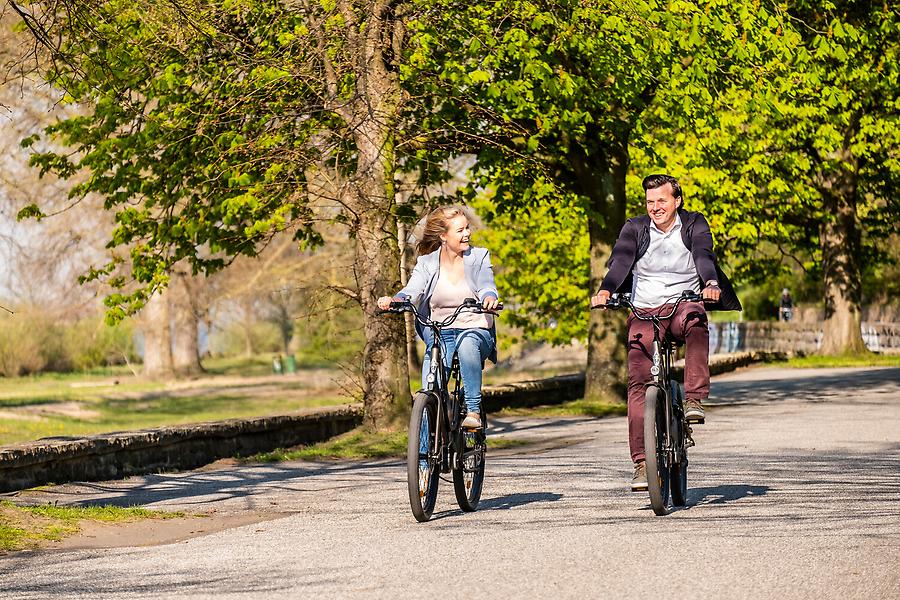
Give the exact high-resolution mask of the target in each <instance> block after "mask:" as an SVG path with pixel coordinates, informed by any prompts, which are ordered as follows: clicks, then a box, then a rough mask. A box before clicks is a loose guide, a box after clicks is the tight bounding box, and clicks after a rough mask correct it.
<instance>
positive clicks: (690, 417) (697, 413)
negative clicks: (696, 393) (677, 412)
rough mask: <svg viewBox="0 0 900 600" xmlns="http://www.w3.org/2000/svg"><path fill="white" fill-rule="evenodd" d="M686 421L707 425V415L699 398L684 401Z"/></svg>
mask: <svg viewBox="0 0 900 600" xmlns="http://www.w3.org/2000/svg"><path fill="white" fill-rule="evenodd" d="M684 420H685V421H687V422H688V423H705V422H706V413H705V412H703V406H702V405H701V404H700V400H699V399H698V398H688V399H687V400H685V401H684Z"/></svg>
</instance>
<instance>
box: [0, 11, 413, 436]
mask: <svg viewBox="0 0 900 600" xmlns="http://www.w3.org/2000/svg"><path fill="white" fill-rule="evenodd" d="M9 4H10V6H12V7H13V8H14V9H15V10H17V11H18V12H19V14H20V15H21V17H22V19H23V21H24V23H25V25H26V27H27V28H28V30H29V31H31V32H32V33H33V35H34V37H35V39H36V40H37V41H38V42H40V43H42V44H44V45H45V47H46V48H47V50H48V52H49V53H50V55H51V58H52V59H53V66H52V68H50V69H49V71H48V73H47V78H48V80H49V81H50V83H52V84H53V85H54V86H57V87H58V88H61V89H64V90H65V91H66V92H67V94H68V95H67V99H69V100H73V101H78V102H84V103H89V104H91V105H93V107H94V110H93V111H92V112H91V113H90V114H87V115H85V116H82V117H79V118H74V119H66V120H61V121H60V122H58V123H56V124H55V125H53V126H51V127H49V128H47V130H46V134H47V135H48V136H50V137H52V138H54V139H57V140H59V141H60V142H62V143H63V144H65V145H66V146H68V147H70V148H72V149H74V152H71V151H69V152H65V153H62V152H60V153H57V152H38V153H36V154H35V156H34V158H33V162H34V163H35V164H36V165H37V166H39V167H40V168H41V169H42V172H53V173H56V174H58V175H60V176H62V177H70V176H73V175H75V174H77V173H82V172H86V173H88V175H89V176H88V177H87V178H86V180H85V181H84V182H83V183H82V184H80V185H78V186H76V187H75V188H74V191H73V195H74V196H75V197H76V198H77V197H80V196H81V195H84V194H87V193H89V192H95V193H98V194H100V195H102V196H103V197H104V199H105V202H106V207H107V209H109V210H112V211H114V212H115V215H116V223H117V228H116V231H115V233H114V234H113V237H112V240H111V245H113V246H121V245H126V244H127V245H130V246H131V248H132V250H131V252H130V257H129V263H130V265H129V266H130V269H129V270H128V273H127V276H126V275H123V273H122V272H121V270H120V267H121V263H122V262H123V261H122V259H120V261H119V262H112V263H109V264H107V265H105V266H101V267H98V268H96V269H93V270H92V271H91V273H90V274H89V275H88V279H103V280H106V281H108V282H109V283H111V284H112V285H113V286H115V287H117V288H120V289H121V292H120V293H117V294H113V295H111V296H109V297H108V299H107V303H108V306H109V310H110V313H111V315H112V316H114V317H115V316H117V315H123V314H125V313H127V312H131V311H134V310H137V309H138V308H140V306H141V305H142V304H143V303H144V302H146V301H147V299H148V297H149V295H150V293H152V291H153V290H154V289H156V288H158V287H160V286H163V285H165V284H166V282H167V281H168V277H169V272H170V271H171V269H172V267H173V265H175V264H176V263H177V262H179V261H186V262H187V264H189V265H190V266H191V269H192V271H193V272H194V273H198V272H204V273H210V272H213V271H216V270H218V269H221V268H223V267H225V266H226V265H228V264H229V263H230V262H231V261H232V260H233V259H234V257H236V256H239V255H247V256H255V255H256V254H257V253H258V252H259V251H260V249H261V248H263V247H265V245H266V243H267V242H268V240H270V239H271V238H272V236H273V235H275V234H277V233H278V232H280V231H283V230H285V229H287V228H289V227H290V228H291V229H292V230H293V231H294V232H295V239H296V240H297V241H298V242H300V243H301V244H303V245H314V244H316V243H317V242H318V241H319V239H320V238H319V234H318V233H317V231H316V229H315V226H314V225H315V224H314V219H313V215H312V213H311V211H310V209H309V206H308V203H307V199H308V196H307V194H306V185H307V180H306V171H307V169H308V168H309V167H310V166H313V165H328V166H329V167H330V168H332V169H335V170H337V171H339V172H341V173H342V175H343V181H345V182H346V184H345V185H343V186H342V188H341V189H340V191H339V193H338V194H337V195H336V197H335V198H334V200H335V202H337V203H339V204H340V206H341V210H340V214H339V215H338V217H339V218H340V219H341V220H342V221H343V222H345V223H347V224H348V226H349V229H350V231H351V232H352V235H353V236H354V244H355V250H356V253H355V256H356V259H355V264H354V270H355V280H356V283H357V285H356V289H355V290H352V291H351V293H352V295H353V296H354V298H355V299H356V300H357V301H358V302H359V303H360V305H361V307H362V309H363V311H364V312H365V313H366V315H367V318H366V321H365V334H366V348H365V352H364V359H363V378H364V387H365V394H364V402H365V406H366V421H367V423H368V424H370V425H372V426H375V427H383V426H387V425H389V424H390V423H391V422H393V421H394V420H395V419H396V418H397V417H398V415H400V414H402V413H403V412H404V411H405V410H406V409H407V407H408V402H409V384H408V381H409V380H408V377H407V371H406V350H405V335H404V329H403V324H402V322H400V321H398V320H395V319H384V318H377V317H376V315H375V311H376V304H375V300H376V298H377V297H378V296H380V295H385V294H388V293H390V292H391V291H393V290H395V289H397V288H398V287H399V249H398V244H397V230H396V221H395V218H394V215H393V207H394V188H393V186H394V179H393V173H394V170H395V168H396V158H395V156H396V150H395V146H396V143H397V136H398V125H399V124H400V123H399V115H400V113H401V111H402V109H403V103H404V96H403V94H402V93H401V88H400V80H399V70H400V66H399V63H400V62H401V61H402V60H403V59H404V54H403V49H404V42H405V34H406V30H405V28H404V26H403V24H404V19H405V18H407V15H406V14H405V13H404V10H406V8H407V4H406V3H402V2H401V3H394V2H389V1H387V0H376V1H374V2H362V1H353V0H338V1H337V2H323V3H317V2H305V1H299V0H298V1H294V2H277V1H274V0H272V1H263V0H260V1H247V2H228V1H224V0H223V1H221V2H205V1H199V0H195V1H190V0H189V1H188V2H179V3H160V2H150V1H141V0H139V1H138V2H125V1H123V0H109V1H105V0H91V1H88V2H84V1H78V2H75V1H70V0H63V1H62V2H57V1H54V2H38V3H34V4H30V5H28V7H24V6H23V5H20V4H18V3H16V2H12V1H11V0H10V2H9ZM32 139H34V138H32ZM29 214H30V215H38V214H40V209H39V207H36V206H35V207H32V208H31V209H30V210H26V211H24V212H23V215H24V216H27V215H29ZM129 277H130V278H131V279H129Z"/></svg>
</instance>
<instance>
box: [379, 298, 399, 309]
mask: <svg viewBox="0 0 900 600" xmlns="http://www.w3.org/2000/svg"><path fill="white" fill-rule="evenodd" d="M405 301H406V298H404V297H403V296H394V297H393V298H391V297H390V296H382V297H381V298H379V299H378V302H377V304H378V308H380V309H381V310H387V309H389V308H390V307H391V302H405Z"/></svg>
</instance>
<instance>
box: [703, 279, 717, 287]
mask: <svg viewBox="0 0 900 600" xmlns="http://www.w3.org/2000/svg"><path fill="white" fill-rule="evenodd" d="M706 287H716V288H717V287H719V282H718V281H716V280H715V279H710V280H709V281H707V282H706Z"/></svg>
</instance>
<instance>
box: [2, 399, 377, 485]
mask: <svg viewBox="0 0 900 600" xmlns="http://www.w3.org/2000/svg"><path fill="white" fill-rule="evenodd" d="M360 423H362V409H361V408H360V407H358V406H351V407H345V408H332V409H319V410H316V411H315V412H308V413H305V414H292V415H281V416H275V417H259V418H255V419H230V420H228V421H216V422H210V423H196V424H192V425H179V426H173V427H163V428H160V429H146V430H141V431H126V432H118V433H108V434H103V435H95V436H90V437H84V438H44V439H41V440H36V441H34V442H28V443H25V444H17V445H15V446H4V447H2V448H0V491H3V492H8V491H12V490H20V489H24V488H29V487H34V486H36V485H43V484H46V483H64V482H66V481H103V480H107V479H118V478H122V477H127V476H129V475H139V474H144V473H155V472H160V471H173V470H180V469H193V468H196V467H200V466H203V465H205V464H208V463H210V462H212V461H214V460H217V459H219V458H225V457H229V456H250V455H252V454H256V453H258V452H266V451H269V450H273V449H275V448H285V447H290V446H296V445H298V444H311V443H315V442H320V441H323V440H327V439H328V438H330V437H332V436H335V435H338V434H340V433H344V432H345V431H349V430H350V429H353V428H354V427H356V426H357V425H359V424H360Z"/></svg>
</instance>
